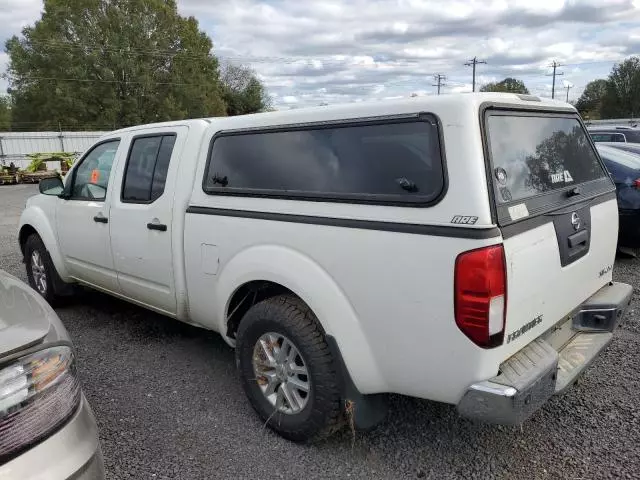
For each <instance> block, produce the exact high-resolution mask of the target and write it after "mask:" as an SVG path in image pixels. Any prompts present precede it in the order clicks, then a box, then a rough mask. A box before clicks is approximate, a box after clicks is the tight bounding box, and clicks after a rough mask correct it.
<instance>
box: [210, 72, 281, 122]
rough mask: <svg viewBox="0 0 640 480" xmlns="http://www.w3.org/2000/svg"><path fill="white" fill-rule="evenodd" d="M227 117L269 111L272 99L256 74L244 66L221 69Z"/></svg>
mask: <svg viewBox="0 0 640 480" xmlns="http://www.w3.org/2000/svg"><path fill="white" fill-rule="evenodd" d="M220 80H221V82H222V92H223V98H224V101H225V104H226V112H227V115H229V116H231V115H243V114H246V113H258V112H264V111H267V110H269V108H270V107H271V98H270V97H269V95H268V94H267V90H266V89H265V88H264V86H263V85H262V83H260V81H259V80H258V78H257V77H256V75H255V73H254V72H253V71H252V70H251V69H249V68H247V67H244V66H238V65H232V64H225V65H222V66H221V68H220Z"/></svg>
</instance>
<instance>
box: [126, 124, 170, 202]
mask: <svg viewBox="0 0 640 480" xmlns="http://www.w3.org/2000/svg"><path fill="white" fill-rule="evenodd" d="M175 141H176V136H175V135H162V134H160V135H153V136H143V137H137V138H134V140H133V142H132V144H131V150H130V152H129V157H128V158H127V165H126V167H125V174H124V181H123V185H122V201H123V202H125V203H151V202H153V201H154V200H156V199H157V198H159V197H160V196H161V195H162V193H163V192H164V184H165V181H166V179H167V171H168V169H169V160H170V159H171V153H172V152H173V145H174V144H175Z"/></svg>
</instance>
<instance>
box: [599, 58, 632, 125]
mask: <svg viewBox="0 0 640 480" xmlns="http://www.w3.org/2000/svg"><path fill="white" fill-rule="evenodd" d="M601 115H602V118H627V117H634V116H635V117H637V116H638V115H640V57H637V56H636V57H630V58H628V59H626V60H625V61H623V62H622V63H619V64H617V65H615V66H614V67H613V69H612V70H611V73H610V74H609V78H608V81H607V90H606V93H605V95H604V99H603V102H602V108H601Z"/></svg>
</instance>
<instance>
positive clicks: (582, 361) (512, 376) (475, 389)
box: [458, 283, 633, 425]
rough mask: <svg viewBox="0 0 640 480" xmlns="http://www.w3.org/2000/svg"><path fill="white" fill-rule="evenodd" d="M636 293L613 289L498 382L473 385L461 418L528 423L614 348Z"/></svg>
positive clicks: (514, 361)
mask: <svg viewBox="0 0 640 480" xmlns="http://www.w3.org/2000/svg"><path fill="white" fill-rule="evenodd" d="M632 293H633V289H632V288H631V286H630V285H627V284H624V283H610V284H608V285H606V286H605V287H603V288H602V289H600V290H599V291H598V292H597V293H596V294H595V295H593V296H592V297H590V298H589V299H588V300H587V301H586V302H584V303H583V304H582V305H581V306H580V307H579V308H578V309H576V310H575V311H574V312H572V314H571V315H569V316H568V318H567V319H566V320H565V322H564V323H561V324H559V326H557V327H556V328H554V329H552V331H551V332H547V333H546V334H544V335H542V336H541V337H539V338H537V339H536V340H535V341H533V342H531V343H530V344H529V345H527V346H526V347H525V348H523V349H522V350H520V351H519V352H518V353H516V354H515V355H514V356H512V357H511V358H509V359H508V360H507V361H505V362H504V363H503V364H502V365H501V366H500V371H499V373H498V375H496V376H495V377H493V378H491V379H489V380H486V381H483V382H478V383H475V384H473V385H471V386H470V387H469V388H468V389H467V391H466V393H465V394H464V396H463V397H462V399H461V400H460V402H459V403H458V411H459V412H460V414H461V415H463V416H465V417H469V418H473V419H476V420H480V421H484V422H488V423H496V424H504V425H513V424H519V423H522V422H523V421H524V420H526V419H527V418H528V417H529V416H530V415H531V414H533V413H534V412H535V411H536V410H538V409H539V408H540V407H541V406H542V405H544V403H546V402H547V400H549V398H550V397H551V396H552V395H554V394H559V393H562V392H563V391H565V390H566V389H567V388H568V387H569V386H570V385H571V384H572V383H573V382H575V381H576V380H577V378H578V377H579V376H580V375H581V374H582V372H583V371H584V370H585V369H586V368H587V367H588V366H589V365H590V364H591V362H592V361H593V360H594V359H595V358H596V357H597V356H598V354H599V353H600V352H601V351H602V350H603V349H604V348H605V347H606V346H607V345H608V343H609V342H610V341H611V338H612V337H613V333H612V331H613V329H614V328H615V327H616V325H617V324H618V322H619V321H620V319H621V318H622V316H623V315H624V312H625V311H626V309H627V307H628V306H629V303H630V302H631V295H632Z"/></svg>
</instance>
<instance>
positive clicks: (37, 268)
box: [31, 250, 47, 295]
mask: <svg viewBox="0 0 640 480" xmlns="http://www.w3.org/2000/svg"><path fill="white" fill-rule="evenodd" d="M31 274H32V275H33V283H34V286H35V287H36V290H38V292H40V293H41V294H42V295H44V294H45V293H47V272H46V270H45V267H44V262H43V261H42V255H40V252H38V251H37V250H36V251H34V252H33V253H32V254H31Z"/></svg>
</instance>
